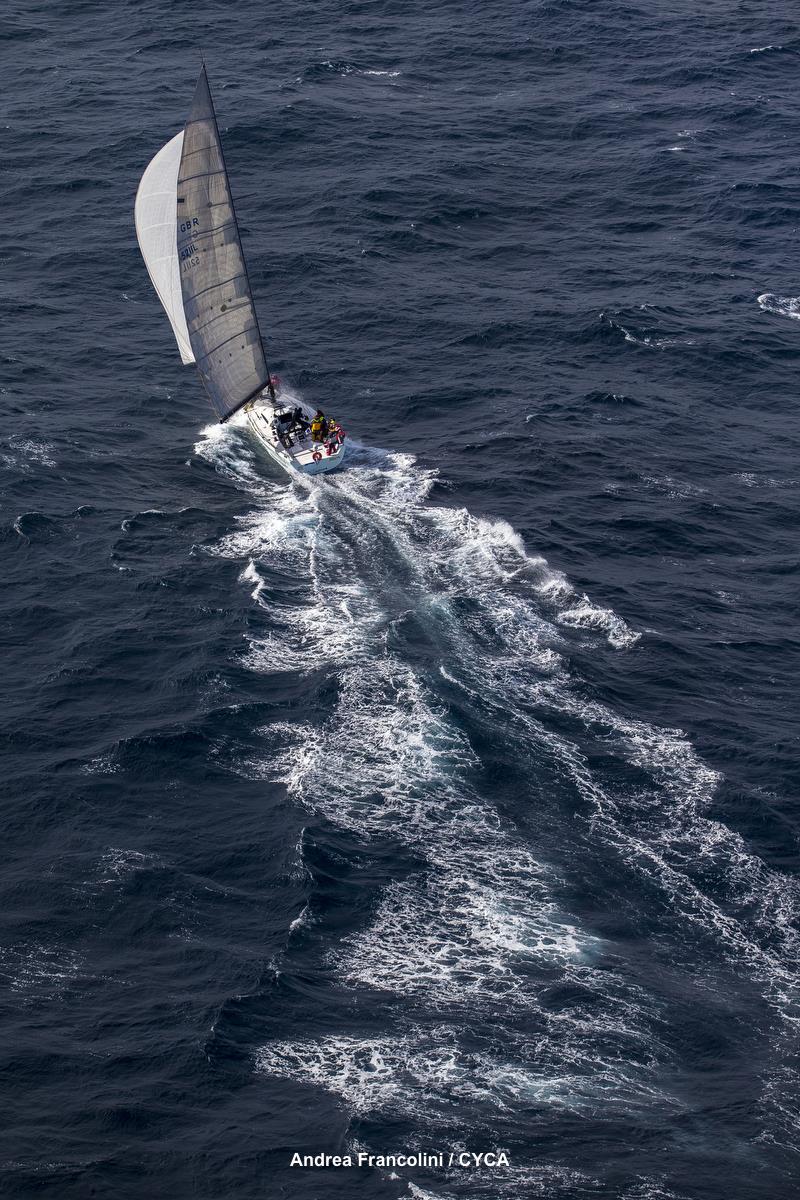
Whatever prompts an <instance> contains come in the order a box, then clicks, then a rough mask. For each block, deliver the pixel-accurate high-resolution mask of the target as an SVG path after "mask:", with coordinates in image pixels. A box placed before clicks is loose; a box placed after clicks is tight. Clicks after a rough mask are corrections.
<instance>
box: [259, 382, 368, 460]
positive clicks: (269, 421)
mask: <svg viewBox="0 0 800 1200" xmlns="http://www.w3.org/2000/svg"><path fill="white" fill-rule="evenodd" d="M284 408H286V409H296V408H299V409H302V411H303V414H304V415H305V417H306V419H307V420H308V421H311V418H312V417H313V415H314V411H313V409H311V408H309V406H308V405H307V404H304V403H303V402H302V400H296V399H294V398H293V399H291V400H286V402H285V403H283V402H282V401H281V400H280V399H278V400H277V401H276V402H275V405H274V406H273V402H272V400H271V399H270V398H269V396H268V395H267V396H265V395H263V394H262V395H261V396H259V397H258V398H257V399H256V400H253V401H252V402H251V403H250V404H248V405H247V407H246V408H245V413H246V415H247V426H248V428H249V430H250V432H251V433H252V434H253V436H254V437H255V439H256V441H257V442H258V443H259V444H260V445H261V446H262V447H263V448H264V449H265V450H266V452H267V454H269V456H270V458H272V459H274V461H275V462H276V463H277V464H278V466H279V467H283V469H284V471H286V472H287V473H288V474H289V475H293V474H294V473H295V472H296V471H299V472H300V473H301V474H302V475H319V474H320V473H321V472H322V471H334V470H335V469H336V467H338V466H340V465H341V462H342V459H343V458H344V455H345V449H346V446H347V443H346V442H341V443H340V444H339V446H338V447H337V449H335V450H334V451H333V453H331V454H328V447H327V446H325V445H323V444H322V443H320V442H312V440H311V435H310V434H309V433H306V434H305V436H300V435H298V434H296V433H292V434H291V435H290V440H291V442H292V445H291V446H286V445H284V444H283V443H282V442H281V441H280V439H279V438H278V436H277V433H276V432H275V413H276V411H277V412H280V411H281V410H282V409H284ZM315 454H316V455H317V456H318V457H317V458H315V457H314V455H315Z"/></svg>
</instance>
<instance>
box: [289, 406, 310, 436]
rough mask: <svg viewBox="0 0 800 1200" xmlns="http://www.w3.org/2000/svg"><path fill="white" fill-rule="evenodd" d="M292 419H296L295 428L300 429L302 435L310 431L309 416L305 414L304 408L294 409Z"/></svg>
mask: <svg viewBox="0 0 800 1200" xmlns="http://www.w3.org/2000/svg"><path fill="white" fill-rule="evenodd" d="M292 420H293V421H294V427H295V429H297V430H299V432H300V436H301V437H302V436H303V434H304V433H306V432H307V431H308V425H309V422H308V418H307V417H306V416H305V414H304V412H303V410H302V408H296V409H295V410H294V412H293V413H292Z"/></svg>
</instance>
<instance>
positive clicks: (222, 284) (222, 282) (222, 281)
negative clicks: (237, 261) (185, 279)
mask: <svg viewBox="0 0 800 1200" xmlns="http://www.w3.org/2000/svg"><path fill="white" fill-rule="evenodd" d="M246 278H247V276H246V275H245V274H244V272H243V271H240V272H239V274H238V275H231V277H230V278H229V279H220V280H219V281H218V282H217V283H212V284H211V286H210V287H207V288H203V289H202V291H199V292H193V293H192V294H191V296H186V297H184V300H185V301H187V300H196V299H197V297H198V296H205V294H206V292H213V291H214V289H215V288H221V287H227V286H228V284H229V283H233V281H234V280H235V279H246ZM249 303H251V301H249V300H248V304H249Z"/></svg>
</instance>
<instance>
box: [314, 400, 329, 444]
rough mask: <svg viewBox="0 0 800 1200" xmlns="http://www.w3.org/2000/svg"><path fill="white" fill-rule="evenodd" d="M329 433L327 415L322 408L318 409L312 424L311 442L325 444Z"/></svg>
mask: <svg viewBox="0 0 800 1200" xmlns="http://www.w3.org/2000/svg"><path fill="white" fill-rule="evenodd" d="M327 432H328V422H327V421H326V420H325V414H324V412H323V411H322V409H321V408H318V409H317V411H316V412H315V413H314V419H313V420H312V422H311V440H312V442H324V441H325V434H326V433H327Z"/></svg>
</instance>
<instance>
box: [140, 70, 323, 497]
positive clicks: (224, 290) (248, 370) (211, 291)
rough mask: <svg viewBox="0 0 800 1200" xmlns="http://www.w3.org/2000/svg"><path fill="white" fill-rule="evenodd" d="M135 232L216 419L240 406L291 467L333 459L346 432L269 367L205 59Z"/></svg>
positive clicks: (151, 178)
mask: <svg viewBox="0 0 800 1200" xmlns="http://www.w3.org/2000/svg"><path fill="white" fill-rule="evenodd" d="M134 216H135V224H136V236H137V239H138V241H139V248H140V250H141V252H142V257H143V258H144V261H145V265H146V267H147V270H148V273H149V275H150V279H151V281H152V283H153V287H154V288H155V290H156V293H157V295H158V298H159V300H160V301H161V303H162V305H163V307H164V311H165V312H166V314H167V317H168V318H169V323H170V325H171V326H172V332H173V333H174V334H175V340H176V342H177V343H178V349H179V351H180V355H181V361H182V362H183V363H184V364H188V363H194V364H195V366H196V367H197V370H198V372H199V374H200V378H201V379H202V381H203V385H204V386H205V389H206V393H207V394H208V398H209V400H210V401H211V405H212V407H213V408H214V411H215V412H216V414H217V416H218V417H219V419H220V421H227V420H228V419H229V418H230V417H232V416H233V414H234V413H235V412H238V411H239V409H244V412H245V414H246V417H247V425H248V428H249V429H250V430H251V432H252V433H253V434H254V436H255V437H256V439H257V440H258V442H259V443H260V445H262V446H263V447H264V449H265V450H266V451H267V453H268V454H269V455H270V456H271V457H272V458H273V459H274V460H275V462H276V463H278V465H279V466H281V467H283V468H284V470H286V471H288V472H289V473H290V474H293V473H294V472H296V471H300V472H302V473H304V474H307V475H313V474H316V473H318V472H320V471H332V470H333V469H334V468H335V467H338V466H339V465H340V464H341V462H342V459H343V458H344V453H345V445H346V442H345V437H344V431H343V430H342V429H341V427H340V426H339V425H337V424H336V423H335V422H333V421H329V420H327V419H325V418H324V417H322V418H321V415H318V413H315V412H314V410H313V409H312V408H311V407H310V406H309V405H307V404H306V403H305V402H304V401H302V400H300V399H298V398H297V397H296V396H292V395H290V394H289V393H288V392H285V391H284V390H283V389H282V387H281V383H280V380H279V379H278V378H277V377H276V376H275V375H271V374H270V371H269V368H268V367H267V360H266V355H265V353H264V343H263V341H262V338H261V330H260V328H259V325H258V317H257V315H256V309H255V305H254V303H253V295H252V292H251V290H250V280H249V278H248V275H247V264H246V263H245V258H244V252H243V250H242V242H241V238H240V236H239V227H238V225H237V223H236V213H235V211H234V206H233V196H232V195H231V188H230V182H229V180H228V172H227V170H226V168H225V159H224V156H223V153H222V143H221V141H220V136H219V128H218V126H217V117H216V113H215V112H214V102H213V100H212V99H211V90H210V88H209V86H208V76H207V74H206V68H205V64H203V68H202V70H201V71H200V78H199V79H198V81H197V87H196V88H195V93H194V100H193V102H192V108H191V112H190V113H189V119H188V120H187V122H186V124H185V126H184V128H183V129H182V130H181V131H180V133H176V134H175V136H174V137H173V138H171V139H170V141H168V142H167V144H166V145H165V146H162V148H161V149H160V150H159V152H158V153H157V154H156V156H155V158H153V159H152V161H151V162H150V163H149V164H148V166H147V168H146V170H145V172H144V175H142V178H141V182H140V184H139V189H138V191H137V193H136V205H135V210H134Z"/></svg>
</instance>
